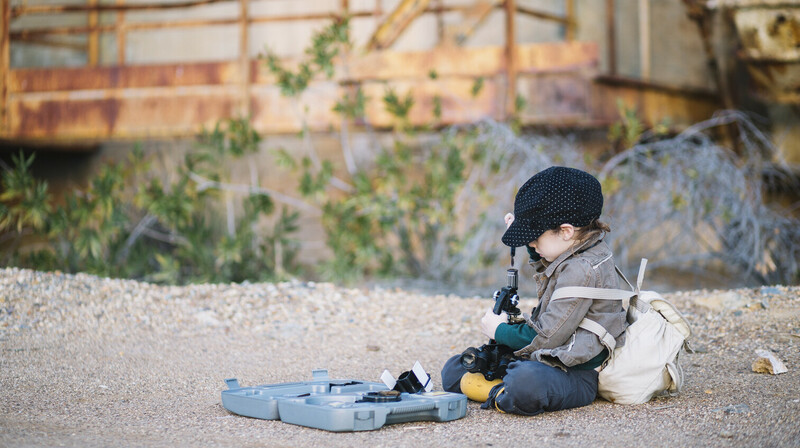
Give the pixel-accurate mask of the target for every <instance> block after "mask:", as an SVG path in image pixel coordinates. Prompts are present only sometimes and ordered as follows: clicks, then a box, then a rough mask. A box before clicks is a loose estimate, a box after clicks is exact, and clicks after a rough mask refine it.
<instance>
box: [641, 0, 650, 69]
mask: <svg viewBox="0 0 800 448" xmlns="http://www.w3.org/2000/svg"><path fill="white" fill-rule="evenodd" d="M639 64H641V70H640V75H641V77H642V79H643V80H645V81H649V80H650V0H639Z"/></svg>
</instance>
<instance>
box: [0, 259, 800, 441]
mask: <svg viewBox="0 0 800 448" xmlns="http://www.w3.org/2000/svg"><path fill="white" fill-rule="evenodd" d="M666 297H667V298H668V299H669V300H671V301H672V302H673V303H674V304H675V305H676V306H678V308H679V309H680V310H681V311H682V312H683V313H684V314H685V316H686V317H687V319H688V320H689V322H690V323H691V324H692V326H693V331H694V335H693V338H692V340H691V343H692V345H693V347H694V348H695V349H696V353H694V354H688V353H687V354H683V355H682V358H681V359H682V365H683V368H684V371H685V375H686V383H685V385H684V390H683V391H682V393H681V394H680V396H678V397H674V398H658V399H654V400H652V401H650V402H649V403H646V404H643V405H637V406H623V405H614V404H611V403H608V402H606V401H603V400H601V399H598V400H596V401H595V403H593V404H592V405H590V406H586V407H583V408H578V409H572V410H567V411H561V412H555V413H545V414H542V415H538V416H534V417H521V416H515V415H506V414H502V413H499V412H495V411H485V410H481V409H479V407H478V405H477V404H476V403H471V402H470V403H469V406H468V410H467V415H466V417H465V418H463V419H459V420H455V421H452V422H446V423H435V422H412V423H402V424H395V425H387V426H384V427H383V428H381V429H378V430H375V431H363V432H348V433H333V432H328V431H322V430H317V429H311V428H306V427H302V426H295V425H291V424H287V423H283V422H281V421H266V420H258V419H252V418H246V417H241V416H237V415H234V414H232V413H230V412H228V411H227V410H226V409H225V408H224V407H223V406H222V403H221V398H220V392H221V391H222V390H224V389H226V386H225V383H224V379H226V378H232V377H235V378H238V380H239V382H240V383H241V384H242V385H243V386H250V385H258V384H271V383H281V382H290V381H304V380H310V379H311V371H312V369H316V368H327V369H328V371H329V373H330V375H331V377H333V378H341V379H360V380H365V381H379V376H380V374H381V372H382V371H383V370H384V369H388V370H389V371H390V372H392V373H393V374H394V375H395V376H397V375H398V374H399V373H400V372H402V371H405V370H408V369H410V368H411V366H412V365H413V364H414V362H415V361H417V360H419V361H420V363H421V364H422V365H423V367H425V368H426V369H427V370H428V372H429V373H431V374H432V376H433V380H434V383H435V385H436V387H437V388H440V387H441V385H440V382H439V381H440V377H439V369H440V367H441V365H442V363H443V362H444V361H445V360H446V359H447V358H448V357H449V356H451V355H452V354H455V353H460V351H462V350H463V349H464V348H466V347H467V346H476V345H480V344H482V343H484V342H485V341H484V339H483V337H482V336H481V335H480V333H479V332H478V330H477V328H478V322H479V319H480V316H481V315H482V313H483V310H484V309H486V308H487V307H488V306H489V304H490V300H489V299H488V298H484V297H457V296H453V295H449V296H443V295H432V294H431V295H427V294H420V293H416V292H409V291H404V290H400V289H380V288H377V287H374V288H371V289H346V288H341V287H337V286H334V285H331V284H325V283H316V284H315V283H298V282H293V283H280V284H242V285H193V286H187V287H161V286H154V285H150V284H146V283H138V282H134V281H127V280H112V279H104V278H97V277H92V276H88V275H82V274H79V275H65V274H60V273H40V272H34V271H28V270H19V269H3V270H0V402H2V403H3V406H2V407H0V446H13V447H17V446H31V447H39V446H74V447H94V446H142V447H159V446H237V447H239V446H243V447H247V446H286V447H323V446H324V447H328V446H333V447H338V446H341V447H345V446H346V447H352V446H370V447H381V446H390V447H394V446H400V447H405V446H409V447H411V446H413V447H419V446H434V445H435V446H464V447H473V446H475V447H477V446H493V447H497V446H514V447H517V446H530V445H540V444H543V443H546V444H549V445H551V446H559V447H560V446H567V447H570V446H576V447H577V446H580V447H589V446H591V447H595V446H597V447H604V446H610V447H614V446H626V445H627V446H742V447H752V446H763V447H800V287H796V286H793V287H782V286H772V287H762V288H756V289H737V290H715V291H705V290H702V291H689V292H681V293H674V294H669V295H667V296H666ZM522 305H523V306H522V308H523V309H524V310H529V309H530V308H531V306H532V305H533V302H532V301H530V300H524V301H523V304H522ZM757 349H765V350H769V351H771V352H772V353H773V354H774V355H775V356H776V357H777V358H778V359H780V360H782V361H783V363H784V364H785V365H786V367H787V368H788V372H787V373H783V374H780V375H770V374H763V373H754V372H753V371H752V369H751V365H752V363H753V361H755V359H756V358H757V356H756V354H755V350H757Z"/></svg>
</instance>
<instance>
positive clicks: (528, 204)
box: [502, 166, 603, 247]
mask: <svg viewBox="0 0 800 448" xmlns="http://www.w3.org/2000/svg"><path fill="white" fill-rule="evenodd" d="M602 211H603V192H602V188H601V187H600V182H598V180H597V179H595V178H594V176H592V175H591V174H589V173H587V172H585V171H581V170H578V169H575V168H567V167H563V166H552V167H550V168H548V169H546V170H544V171H540V172H539V173H536V174H535V175H534V176H533V177H531V178H530V179H528V181H527V182H525V184H524V185H523V186H522V187H521V188H520V189H519V191H518V192H517V197H516V198H515V199H514V222H513V223H512V224H511V227H509V228H508V229H507V230H506V233H505V234H504V235H503V239H502V241H503V244H505V245H506V246H510V247H519V246H526V245H528V243H530V242H531V241H533V240H535V239H537V238H539V236H540V235H541V234H542V233H544V232H545V231H547V230H550V229H554V228H556V227H558V226H560V225H561V224H572V225H573V226H575V227H583V226H585V225H588V224H589V223H591V222H592V221H593V220H595V219H598V218H599V217H600V213H601V212H602Z"/></svg>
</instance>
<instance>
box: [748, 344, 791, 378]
mask: <svg viewBox="0 0 800 448" xmlns="http://www.w3.org/2000/svg"><path fill="white" fill-rule="evenodd" d="M756 355H758V359H756V360H755V361H753V365H752V369H753V372H756V373H770V374H772V375H779V374H781V373H786V372H788V371H789V369H787V368H786V366H785V365H784V364H783V361H781V360H780V359H778V358H777V357H776V356H775V355H774V354H772V352H769V351H767V350H762V349H758V350H756Z"/></svg>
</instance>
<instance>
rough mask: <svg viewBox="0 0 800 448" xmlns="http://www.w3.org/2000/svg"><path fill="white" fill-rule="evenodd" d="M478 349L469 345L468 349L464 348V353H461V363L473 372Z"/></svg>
mask: <svg viewBox="0 0 800 448" xmlns="http://www.w3.org/2000/svg"><path fill="white" fill-rule="evenodd" d="M477 352H478V351H477V350H476V349H475V347H469V348H468V349H466V350H464V353H462V354H461V365H462V366H463V367H464V368H465V369H467V371H470V372H474V371H475V367H476V365H475V361H477V359H478V357H477V355H478V353H477Z"/></svg>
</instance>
